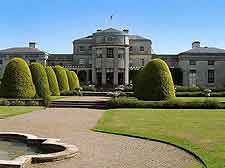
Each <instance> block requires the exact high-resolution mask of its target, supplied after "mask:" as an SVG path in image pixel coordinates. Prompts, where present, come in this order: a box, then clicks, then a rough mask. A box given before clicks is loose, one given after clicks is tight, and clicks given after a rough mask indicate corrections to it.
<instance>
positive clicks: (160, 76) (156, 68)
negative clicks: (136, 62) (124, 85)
mask: <svg viewBox="0 0 225 168" xmlns="http://www.w3.org/2000/svg"><path fill="white" fill-rule="evenodd" d="M134 89H135V95H136V96H137V98H138V99H140V100H156V101H158V100H167V99H170V98H173V97H175V90H174V84H173V79H172V76H171V73H170V70H169V68H168V66H167V64H166V63H165V62H164V61H163V60H161V59H153V60H151V61H150V62H149V63H148V64H147V65H146V66H145V67H144V69H143V70H142V71H141V72H139V73H138V76H137V81H136V84H135V88H134Z"/></svg>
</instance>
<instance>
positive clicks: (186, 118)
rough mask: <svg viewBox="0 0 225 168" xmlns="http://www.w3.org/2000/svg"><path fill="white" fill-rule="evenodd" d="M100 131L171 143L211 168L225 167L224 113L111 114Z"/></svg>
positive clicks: (106, 115)
mask: <svg viewBox="0 0 225 168" xmlns="http://www.w3.org/2000/svg"><path fill="white" fill-rule="evenodd" d="M96 131H103V132H108V133H117V134H125V135H132V136H139V137H144V138H149V139H158V140H162V141H167V142H170V143H173V144H176V145H178V146H180V147H183V148H185V149H188V150H190V151H192V152H194V153H195V154H197V155H198V156H199V157H200V158H201V159H202V160H203V161H204V162H205V163H206V165H207V166H208V168H224V167H225V112H224V110H208V109H204V110H203V109H200V110H196V109H195V110H193V109H176V110H174V109H115V110H107V111H106V112H105V113H104V115H103V117H102V118H101V119H100V120H99V122H98V123H97V125H96Z"/></svg>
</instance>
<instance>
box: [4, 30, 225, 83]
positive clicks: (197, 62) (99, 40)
mask: <svg viewBox="0 0 225 168" xmlns="http://www.w3.org/2000/svg"><path fill="white" fill-rule="evenodd" d="M151 51H152V42H151V40H150V39H147V38H144V37H141V36H138V35H131V34H129V32H128V30H127V29H124V30H117V29H114V28H109V29H105V30H100V29H98V30H97V31H96V32H94V33H93V34H91V35H88V36H86V37H83V38H80V39H76V40H74V41H73V53H71V54H49V53H47V52H45V51H42V50H40V49H38V48H36V46H35V43H34V42H31V43H30V44H29V47H21V48H9V49H4V50H0V70H1V75H2V74H3V71H4V68H5V65H6V64H7V63H8V61H9V60H10V59H11V58H13V57H15V56H16V57H22V58H24V59H25V60H26V61H27V62H28V63H31V62H40V63H42V64H44V65H49V66H55V65H62V66H64V67H66V68H68V69H70V70H73V71H75V72H76V73H77V74H78V76H79V79H80V81H81V83H83V84H96V85H98V86H116V85H121V84H124V85H126V84H129V83H132V79H133V78H132V74H135V73H132V72H134V71H137V70H139V69H141V68H142V67H143V66H144V65H145V64H147V63H148V62H149V61H150V60H151V59H153V58H161V59H163V60H165V61H166V62H167V64H168V66H169V67H170V69H171V72H172V75H173V79H174V82H175V83H176V84H178V85H184V86H205V87H224V85H225V73H224V67H225V50H224V49H219V48H212V47H201V45H200V42H199V41H194V42H193V43H192V48H191V49H190V50H187V51H184V52H182V53H179V54H152V52H151Z"/></svg>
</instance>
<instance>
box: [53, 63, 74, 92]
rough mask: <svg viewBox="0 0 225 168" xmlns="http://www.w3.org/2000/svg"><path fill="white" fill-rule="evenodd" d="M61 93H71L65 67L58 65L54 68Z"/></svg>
mask: <svg viewBox="0 0 225 168" xmlns="http://www.w3.org/2000/svg"><path fill="white" fill-rule="evenodd" d="M53 69H54V71H55V74H56V78H57V81H58V85H59V90H60V91H69V90H70V88H69V82H68V78H67V74H66V71H65V69H64V68H63V67H61V66H59V65H56V66H55V67H54V68H53Z"/></svg>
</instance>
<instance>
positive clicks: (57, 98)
mask: <svg viewBox="0 0 225 168" xmlns="http://www.w3.org/2000/svg"><path fill="white" fill-rule="evenodd" d="M68 97H69V96H51V97H50V101H54V100H60V99H64V98H68Z"/></svg>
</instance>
